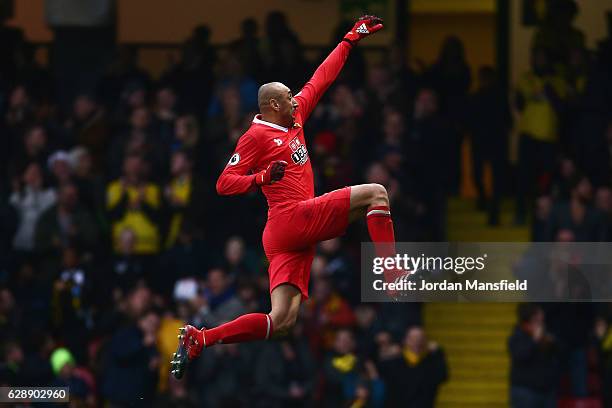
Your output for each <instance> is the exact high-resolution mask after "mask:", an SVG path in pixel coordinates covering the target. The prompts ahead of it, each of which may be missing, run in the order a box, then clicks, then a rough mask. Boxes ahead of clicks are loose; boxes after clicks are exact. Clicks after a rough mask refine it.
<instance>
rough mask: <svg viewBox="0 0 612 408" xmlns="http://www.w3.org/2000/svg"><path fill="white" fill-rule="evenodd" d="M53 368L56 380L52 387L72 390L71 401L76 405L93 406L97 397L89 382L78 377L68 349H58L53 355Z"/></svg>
mask: <svg viewBox="0 0 612 408" xmlns="http://www.w3.org/2000/svg"><path fill="white" fill-rule="evenodd" d="M50 361H51V366H52V367H53V373H54V374H55V379H54V380H53V381H52V382H51V384H50V385H51V386H52V387H66V388H68V389H69V390H70V401H73V403H75V404H85V403H86V404H87V405H89V406H93V405H94V404H95V397H94V394H93V390H92V389H90V388H89V386H88V384H87V382H86V381H85V380H84V379H83V378H81V377H80V376H79V375H78V371H77V370H76V362H75V360H74V357H73V356H72V353H70V351H69V350H68V349H66V348H58V349H56V350H55V351H54V352H53V353H52V354H51V359H50Z"/></svg>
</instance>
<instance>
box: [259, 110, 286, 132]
mask: <svg viewBox="0 0 612 408" xmlns="http://www.w3.org/2000/svg"><path fill="white" fill-rule="evenodd" d="M259 116H261V115H260V114H257V115H255V117H254V118H253V123H257V124H259V125H265V126H270V127H271V128H274V129H278V130H282V131H283V132H285V133H287V132H288V131H289V129H287V128H286V127H282V126H280V125H277V124H276V123H272V122H267V121H265V120H261V119H259Z"/></svg>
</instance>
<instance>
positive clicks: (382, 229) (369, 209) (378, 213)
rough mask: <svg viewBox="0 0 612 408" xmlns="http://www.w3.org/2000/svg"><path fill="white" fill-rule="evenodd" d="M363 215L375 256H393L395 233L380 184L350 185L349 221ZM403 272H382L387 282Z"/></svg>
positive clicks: (383, 189) (386, 198) (387, 198)
mask: <svg viewBox="0 0 612 408" xmlns="http://www.w3.org/2000/svg"><path fill="white" fill-rule="evenodd" d="M364 215H365V217H366V223H367V225H368V233H369V234H370V239H371V240H372V242H373V243H374V251H375V252H376V256H377V257H385V258H390V257H394V256H395V254H396V250H395V233H394V230H393V220H392V219H391V211H390V209H389V196H388V195H387V190H386V189H385V187H383V186H382V185H380V184H360V185H357V186H352V187H351V203H350V210H349V221H354V220H356V219H358V218H359V217H363V216H364ZM403 274H404V271H401V270H387V271H385V272H384V277H385V280H386V281H387V282H393V281H395V279H396V278H397V277H398V276H401V275H403Z"/></svg>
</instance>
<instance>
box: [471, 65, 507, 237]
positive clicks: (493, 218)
mask: <svg viewBox="0 0 612 408" xmlns="http://www.w3.org/2000/svg"><path fill="white" fill-rule="evenodd" d="M478 79H479V81H478V82H479V87H478V89H477V90H476V92H474V93H473V94H472V95H471V96H470V101H469V102H470V103H469V110H468V125H469V128H470V130H471V135H472V159H473V161H472V162H473V166H474V179H475V183H476V188H477V190H478V209H480V210H485V209H486V210H487V212H488V223H489V225H498V224H499V203H500V200H501V195H502V193H503V191H502V185H503V183H504V179H503V177H504V174H505V173H506V162H507V156H508V152H507V150H508V132H509V130H510V128H511V125H512V122H511V121H512V117H511V113H510V107H509V106H508V103H507V102H506V96H505V94H504V92H503V91H502V89H501V88H500V87H499V84H498V83H497V78H496V73H495V71H494V69H493V68H492V67H487V66H485V67H481V68H480V70H479V72H478ZM485 161H486V162H488V163H489V165H490V166H491V170H492V176H493V180H492V181H493V182H492V184H493V185H492V190H493V191H492V195H491V200H490V201H489V202H487V201H488V200H487V199H486V197H485V190H484V168H483V165H484V163H485Z"/></svg>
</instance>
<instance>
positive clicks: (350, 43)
mask: <svg viewBox="0 0 612 408" xmlns="http://www.w3.org/2000/svg"><path fill="white" fill-rule="evenodd" d="M341 42H343V43H347V44H348V46H349V47H350V48H353V47H354V46H355V45H357V41H352V40H351V39H349V38H347V37H344V38H343V39H342V41H341Z"/></svg>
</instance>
